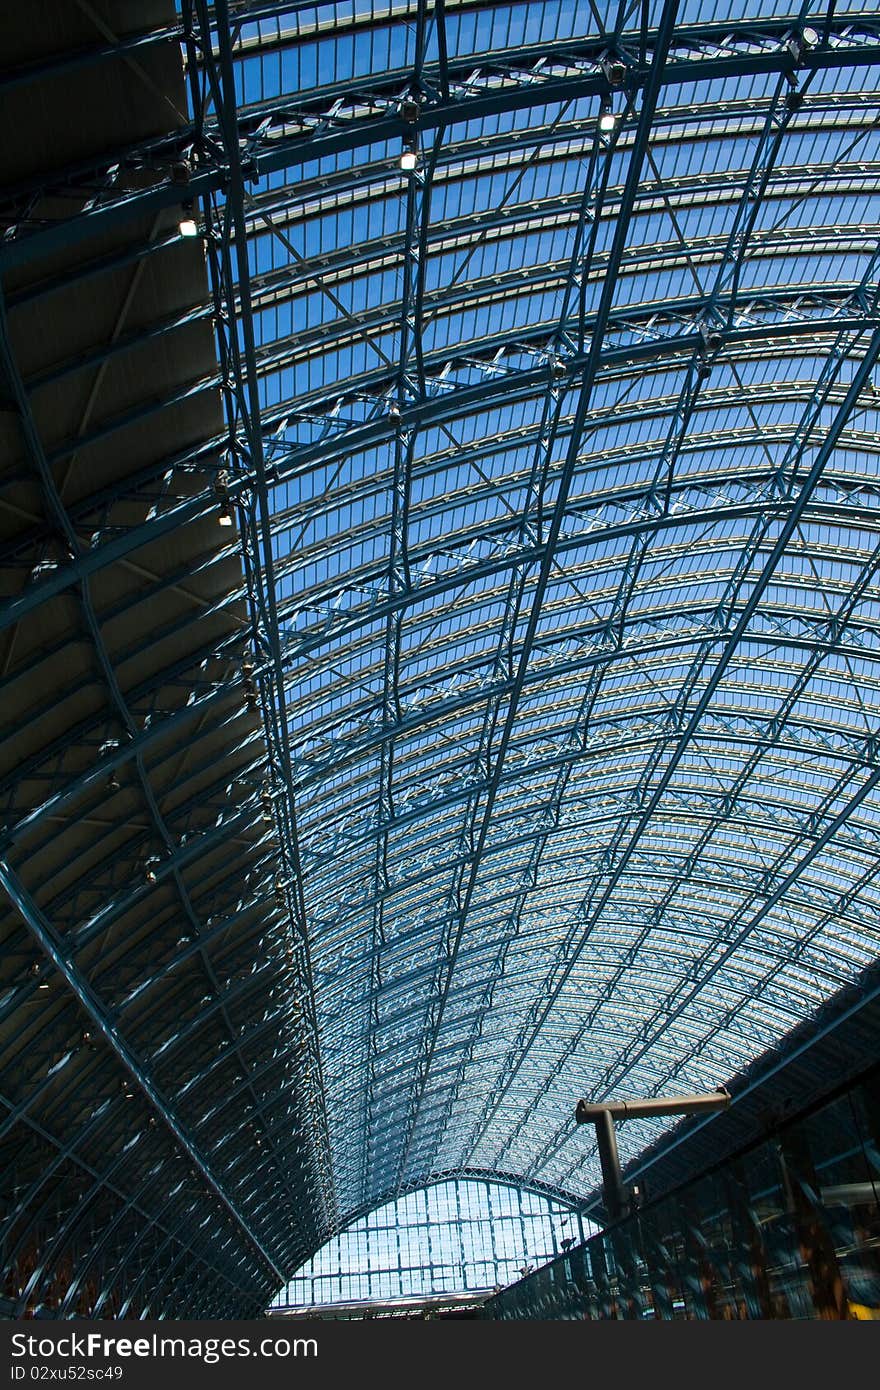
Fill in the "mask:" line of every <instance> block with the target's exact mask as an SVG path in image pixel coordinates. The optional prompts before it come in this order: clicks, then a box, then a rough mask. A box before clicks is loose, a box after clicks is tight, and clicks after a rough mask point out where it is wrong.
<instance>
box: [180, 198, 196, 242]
mask: <svg viewBox="0 0 880 1390" xmlns="http://www.w3.org/2000/svg"><path fill="white" fill-rule="evenodd" d="M180 211H181V218H180V222H179V223H178V224H177V230H178V231H179V232H180V235H181V236H198V234H199V228H198V223H197V222H196V219H195V218H194V217H193V206H192V203H182V204H181V208H180Z"/></svg>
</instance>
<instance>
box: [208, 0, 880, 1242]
mask: <svg viewBox="0 0 880 1390" xmlns="http://www.w3.org/2000/svg"><path fill="white" fill-rule="evenodd" d="M212 13H213V23H214V24H215V25H216V26H217V27H216V30H215V33H214V41H213V42H214V48H213V52H212V54H211V55H210V57H208V56H207V53H206V51H205V50H204V49H203V50H202V52H201V54H200V53H199V50H198V41H197V25H196V24H195V20H193V19H192V17H191V16H189V7H188V6H186V5H184V6H183V15H184V19H185V20H186V21H187V22H190V23H192V25H193V28H192V34H191V38H190V44H189V48H188V54H189V59H190V69H189V76H190V83H191V100H192V104H193V109H194V110H196V109H197V108H198V107H199V105H200V104H201V105H202V110H203V116H204V127H205V130H206V131H207V132H209V133H212V138H213V139H214V140H215V141H221V142H223V141H225V142H226V149H227V154H228V155H229V159H230V167H231V169H232V183H231V188H232V192H231V193H230V194H229V195H228V196H224V195H223V194H222V193H217V194H214V195H211V198H210V202H209V203H206V208H207V209H208V212H209V215H210V217H211V218H212V219H213V224H214V226H215V228H217V229H218V230H222V231H223V234H224V235H223V237H219V236H218V238H217V245H218V246H219V245H220V242H221V241H223V242H224V243H225V245H226V247H227V249H228V248H230V247H231V248H232V250H231V251H230V252H229V255H228V256H227V257H225V258H224V255H223V254H222V253H221V252H220V251H219V250H218V251H215V252H214V253H212V256H213V259H212V260H211V269H212V274H213V282H214V289H215V295H216V296H217V298H218V301H219V302H221V303H226V304H227V306H229V308H230V314H229V318H230V321H232V322H236V321H237V324H238V331H237V334H236V333H230V336H229V339H228V340H227V341H226V349H227V350H228V351H231V352H232V355H233V356H235V355H236V354H238V355H239V356H240V358H241V362H242V364H243V365H242V374H243V379H244V380H246V382H247V385H248V388H249V390H250V393H251V394H250V397H249V405H248V408H249V410H250V412H251V422H250V432H249V433H248V430H247V428H246V426H247V421H246V420H245V421H243V424H242V429H241V438H242V447H241V451H240V454H239V456H238V457H233V458H232V459H231V461H230V467H231V470H232V478H233V487H234V488H235V487H237V483H238V480H239V479H240V480H242V488H241V490H240V491H238V492H236V493H235V495H236V499H237V500H238V501H239V503H240V507H241V526H242V532H243V535H244V537H245V548H246V551H247V553H248V556H249V566H250V567H251V570H252V572H253V575H254V576H255V578H254V587H255V592H256V593H257V595H258V604H259V605H261V606H262V608H263V609H264V610H265V613H266V614H267V615H268V616H267V617H266V625H267V631H268V630H269V629H271V635H270V637H269V638H267V651H269V649H270V648H272V651H273V652H274V657H275V665H274V667H273V668H272V669H273V670H274V671H275V672H276V673H277V672H283V706H282V705H281V703H280V701H279V704H278V711H279V712H278V725H279V727H278V730H277V746H278V748H284V749H286V750H287V752H286V754H285V759H286V762H285V766H284V768H283V769H282V770H281V772H280V773H279V786H282V785H283V789H284V792H285V795H286V798H287V799H286V802H285V805H286V809H285V810H284V811H283V813H282V812H279V814H283V816H284V826H285V834H286V836H287V838H288V845H289V855H290V863H291V864H292V865H294V866H295V867H296V868H297V869H298V870H299V871H301V878H300V882H301V893H302V914H303V916H302V922H301V927H302V930H303V932H304V934H305V936H306V938H307V940H308V948H309V957H310V969H311V985H312V1001H311V1006H312V1007H313V1009H314V1018H315V1024H316V1028H317V1035H318V1040H319V1047H320V1059H321V1061H320V1069H321V1075H320V1078H319V1079H318V1080H316V1083H315V1084H316V1103H320V1104H321V1105H322V1106H323V1108H324V1110H325V1114H326V1122H327V1134H328V1160H327V1161H328V1173H327V1179H328V1182H329V1183H331V1184H332V1186H333V1188H334V1189H335V1194H336V1201H337V1204H338V1211H339V1213H340V1214H341V1216H343V1217H344V1216H345V1214H346V1213H351V1212H354V1211H356V1210H362V1209H363V1208H364V1207H365V1206H366V1205H375V1204H378V1203H379V1202H381V1201H384V1200H386V1199H387V1198H388V1197H390V1196H393V1195H394V1194H396V1193H399V1192H401V1191H406V1190H409V1189H411V1188H413V1187H415V1186H419V1185H422V1184H424V1183H426V1182H427V1181H429V1180H430V1179H431V1178H432V1177H439V1176H442V1175H445V1174H457V1173H460V1172H465V1171H477V1172H483V1173H501V1174H507V1175H511V1176H513V1177H515V1178H520V1179H523V1180H525V1181H527V1182H531V1183H536V1182H537V1183H543V1184H545V1185H546V1186H547V1188H548V1190H557V1191H559V1192H561V1193H567V1194H575V1195H577V1194H585V1193H587V1192H589V1191H591V1190H592V1188H593V1187H594V1186H595V1185H596V1183H597V1180H598V1162H597V1159H596V1155H595V1152H594V1148H593V1145H592V1142H591V1140H590V1138H589V1136H588V1135H587V1134H586V1133H585V1132H584V1131H583V1130H580V1131H578V1130H577V1129H576V1126H575V1124H574V1118H573V1112H574V1104H575V1101H576V1100H577V1099H578V1098H579V1097H581V1096H586V1097H588V1098H589V1099H591V1100H600V1099H602V1098H605V1097H611V1096H613V1097H616V1098H623V1097H628V1096H636V1095H652V1094H658V1093H659V1094H662V1093H663V1092H664V1091H670V1090H671V1091H681V1090H685V1089H692V1088H694V1089H698V1090H702V1089H705V1088H711V1087H714V1086H716V1085H718V1084H720V1083H723V1082H726V1081H729V1080H730V1078H732V1077H734V1076H735V1074H736V1073H737V1072H738V1071H739V1070H740V1069H742V1068H743V1067H744V1066H746V1065H747V1064H748V1063H749V1062H751V1061H752V1060H753V1059H755V1058H756V1057H758V1056H760V1055H761V1054H763V1053H765V1052H766V1051H768V1050H772V1049H774V1048H775V1047H776V1046H777V1044H778V1043H779V1041H780V1039H781V1038H782V1037H783V1035H784V1034H785V1033H786V1032H787V1031H788V1030H790V1029H791V1028H792V1027H793V1026H794V1025H795V1024H796V1023H797V1022H798V1021H799V1020H801V1019H803V1018H804V1017H807V1016H809V1015H811V1014H812V1013H813V1012H815V1010H816V1008H817V1007H818V1006H819V1005H820V1003H821V1002H822V1001H823V1000H824V999H826V998H827V997H828V996H829V995H831V994H832V993H833V992H834V991H836V990H837V989H838V988H840V987H841V986H842V985H844V984H846V983H847V982H849V981H852V980H853V979H855V978H856V977H857V976H858V974H859V972H860V971H862V969H863V968H864V967H865V966H867V965H868V964H869V963H870V962H871V961H872V960H873V959H874V958H875V956H876V954H877V941H878V902H880V894H878V886H877V882H876V875H877V873H878V866H880V861H878V858H877V846H878V832H880V817H878V811H880V798H878V793H877V784H878V782H880V764H878V760H877V748H878V745H877V738H878V727H880V726H878V700H877V689H878V684H877V683H878V678H880V666H878V649H880V648H878V639H880V591H878V584H877V562H878V558H880V534H878V518H880V510H878V504H880V483H878V477H877V442H876V441H877V436H876V427H877V405H876V402H877V400H878V399H880V397H878V385H880V374H878V369H877V367H876V366H875V363H876V359H877V356H878V353H880V329H878V324H880V318H878V312H877V296H878V289H880V259H878V200H877V191H876V190H877V170H878V158H880V150H878V114H880V113H878V85H877V67H876V63H877V59H878V48H877V16H876V12H875V11H874V10H873V9H870V8H869V7H867V6H864V5H861V4H838V5H837V6H834V5H831V6H827V5H824V4H817V3H803V4H801V5H797V4H795V3H794V0H788V3H773V4H768V3H766V0H755V2H754V3H720V2H719V3H706V0H699V3H696V0H691V2H690V3H688V0H682V3H679V4H678V5H676V4H673V3H667V4H660V3H646V4H638V3H636V4H627V3H620V4H617V3H614V4H611V3H606V0H597V2H596V3H588V4H587V3H580V4H575V3H573V2H572V0H566V2H565V3H550V0H548V2H547V3H534V0H529V3H528V4H525V3H516V4H497V5H495V4H480V5H475V4H471V3H466V2H462V3H456V0H445V3H443V4H441V3H437V4H430V5H429V4H422V5H416V4H412V3H399V2H395V3H392V4H367V3H363V0H353V2H352V3H346V4H342V3H340V4H335V5H333V4H328V5H318V6H316V5H314V4H309V5H306V4H264V3H257V0H252V2H251V3H238V4H234V5H232V6H230V8H229V12H228V13H227V8H226V6H225V5H220V4H218V5H216V6H215V7H214V9H213V12H212ZM188 16H189V17H188ZM233 79H234V100H235V105H236V110H237V117H238V122H239V134H240V138H239V140H238V141H237V143H236V148H235V150H234V152H232V151H230V149H229V143H228V142H229V135H228V119H227V117H228V110H229V108H230V107H231V102H232V95H231V92H232V88H231V85H230V84H231V82H232V80H233ZM224 83H225V86H224ZM224 93H225V96H224ZM224 100H225V102H226V103H227V106H226V110H227V117H224V115H223V109H224V108H223V105H222V103H223V101H224ZM224 122H225V124H224ZM236 162H238V163H240V166H241V190H242V191H241V196H240V197H237V196H236V193H235V190H236V187H237V185H236V181H235V166H236ZM233 252H234V254H233ZM223 334H224V329H223V328H222V326H221V329H220V337H221V340H223ZM221 346H222V342H221ZM875 380H876V382H877V383H878V384H877V385H875ZM257 414H258V415H259V426H258V428H256V429H255V428H254V421H255V420H256V418H257ZM254 469H256V470H257V475H258V477H259V478H261V479H262V480H263V486H262V492H261V496H262V502H263V507H264V511H263V512H262V513H260V512H259V509H258V507H257V503H256V501H254V502H253V504H252V503H251V502H250V501H248V498H250V497H251V496H252V494H251V493H249V492H248V491H247V489H246V487H245V486H244V482H245V481H246V480H247V479H248V478H249V477H251V476H252V475H253V470H254ZM257 491H260V490H259V489H258V490H257ZM253 496H256V493H254V494H253ZM267 661H268V658H267ZM271 665H272V663H271V662H269V663H268V665H267V674H266V679H267V680H271V679H272V670H270V669H269V667H271ZM282 709H283V713H282V712H281V711H282ZM282 725H283V726H284V727H282ZM657 1132H658V1126H657V1122H654V1123H653V1124H651V1125H649V1124H642V1125H637V1124H631V1125H628V1126H626V1128H625V1130H624V1131H622V1133H621V1147H622V1153H623V1156H624V1158H626V1157H627V1156H629V1155H632V1154H633V1153H635V1152H637V1151H638V1150H640V1149H641V1148H642V1147H643V1146H644V1145H645V1143H646V1142H648V1141H649V1140H650V1139H652V1138H653V1137H654V1136H655V1135H656V1134H657Z"/></svg>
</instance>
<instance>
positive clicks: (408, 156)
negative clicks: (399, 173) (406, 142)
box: [400, 150, 419, 174]
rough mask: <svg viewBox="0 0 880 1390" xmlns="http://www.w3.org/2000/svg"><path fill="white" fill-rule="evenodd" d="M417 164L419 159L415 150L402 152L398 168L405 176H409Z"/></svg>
mask: <svg viewBox="0 0 880 1390" xmlns="http://www.w3.org/2000/svg"><path fill="white" fill-rule="evenodd" d="M418 162H419V157H418V155H417V154H416V152H415V150H404V152H403V154H402V155H401V156H400V167H401V169H402V170H403V172H404V173H405V174H411V173H412V171H413V169H415V167H416V165H417V164H418Z"/></svg>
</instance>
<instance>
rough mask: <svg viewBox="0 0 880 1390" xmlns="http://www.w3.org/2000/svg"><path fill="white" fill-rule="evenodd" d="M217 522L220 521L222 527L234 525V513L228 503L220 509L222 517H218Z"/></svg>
mask: <svg viewBox="0 0 880 1390" xmlns="http://www.w3.org/2000/svg"><path fill="white" fill-rule="evenodd" d="M217 520H218V521H219V523H220V525H221V526H231V525H232V512H231V511H230V510H229V503H228V502H224V503H223V506H222V507H221V508H220V515H219V516H218V517H217Z"/></svg>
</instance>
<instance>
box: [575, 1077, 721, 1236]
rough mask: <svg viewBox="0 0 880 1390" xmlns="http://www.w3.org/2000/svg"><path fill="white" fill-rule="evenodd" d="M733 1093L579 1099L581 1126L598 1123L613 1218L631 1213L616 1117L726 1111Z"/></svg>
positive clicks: (607, 1201)
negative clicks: (604, 1099)
mask: <svg viewBox="0 0 880 1390" xmlns="http://www.w3.org/2000/svg"><path fill="white" fill-rule="evenodd" d="M730 1099H731V1098H730V1092H729V1091H727V1090H725V1088H724V1087H723V1086H719V1087H718V1089H717V1091H706V1092H703V1093H701V1094H698V1095H692V1096H651V1097H649V1098H648V1099H646V1100H613V1101H604V1102H601V1103H600V1104H592V1103H591V1102H590V1101H587V1100H579V1101H578V1103H577V1106H576V1107H575V1112H574V1117H575V1120H576V1121H577V1123H578V1124H579V1125H582V1124H593V1125H595V1126H596V1144H597V1146H598V1149H599V1163H600V1165H601V1168H602V1197H603V1201H604V1203H605V1210H606V1212H607V1213H608V1216H609V1218H610V1220H611V1221H619V1220H621V1219H622V1218H623V1217H624V1216H628V1215H629V1212H630V1208H631V1205H632V1202H631V1194H630V1192H629V1191H628V1190H627V1189H626V1187H625V1186H624V1183H623V1175H622V1173H621V1169H620V1154H619V1153H618V1149H617V1134H616V1133H615V1129H614V1122H615V1120H617V1121H620V1122H623V1121H624V1120H645V1119H651V1118H653V1117H655V1116H659V1115H663V1116H666V1115H695V1114H698V1113H699V1112H701V1111H705V1110H726V1109H727V1107H728V1106H729V1105H730Z"/></svg>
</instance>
